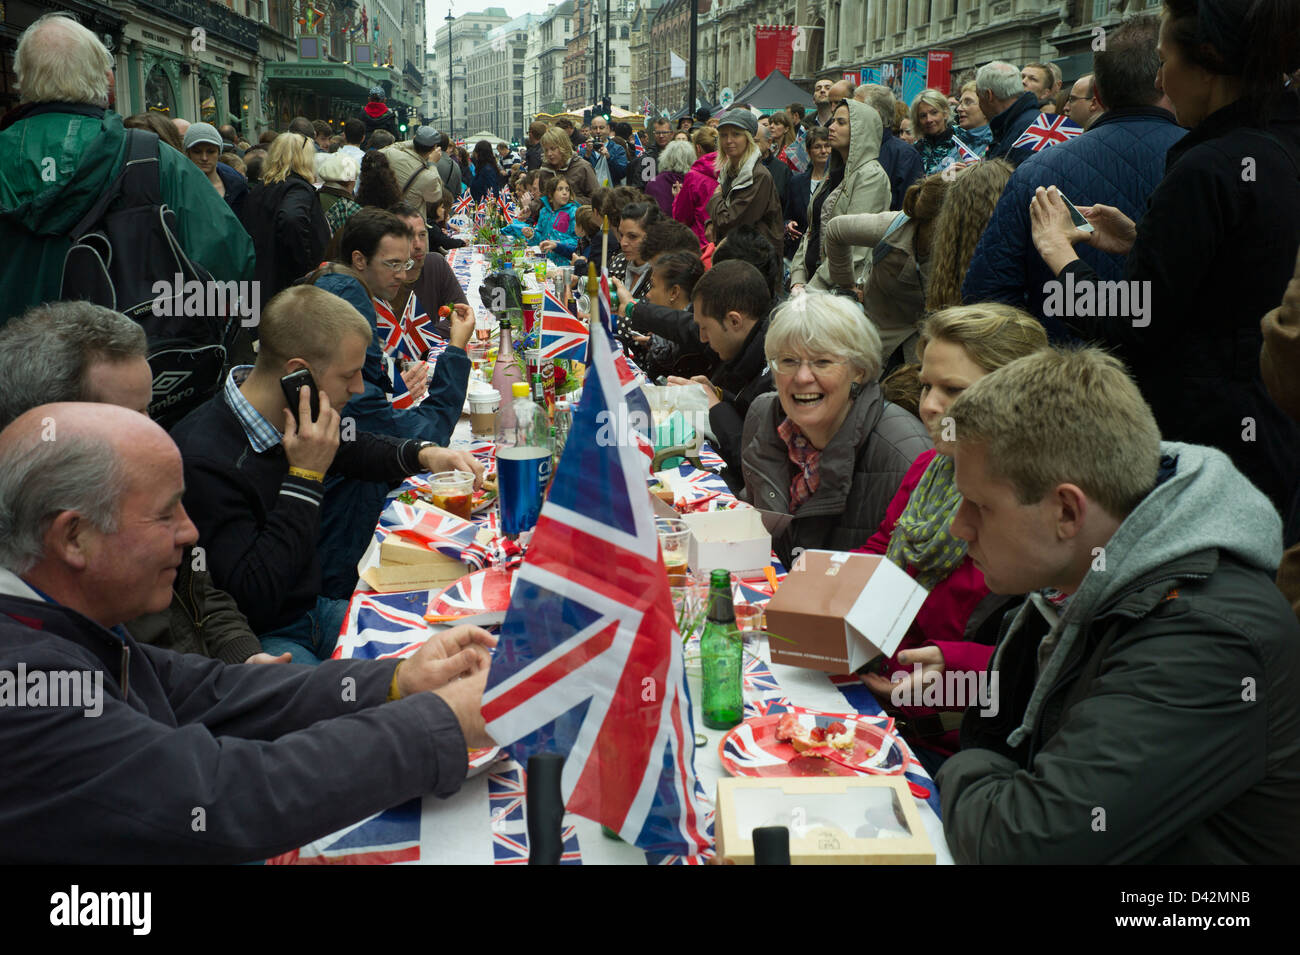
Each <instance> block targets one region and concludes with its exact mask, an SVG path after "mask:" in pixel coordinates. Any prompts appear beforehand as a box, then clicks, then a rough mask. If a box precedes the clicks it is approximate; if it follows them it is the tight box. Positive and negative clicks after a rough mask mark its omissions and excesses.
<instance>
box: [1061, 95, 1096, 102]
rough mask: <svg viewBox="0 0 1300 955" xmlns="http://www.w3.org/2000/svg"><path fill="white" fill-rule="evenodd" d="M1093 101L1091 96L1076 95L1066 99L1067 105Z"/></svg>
mask: <svg viewBox="0 0 1300 955" xmlns="http://www.w3.org/2000/svg"><path fill="white" fill-rule="evenodd" d="M1092 99H1093V98H1092V97H1091V96H1075V95H1073V94H1071V95H1070V96H1068V97H1066V100H1065V101H1066V102H1067V103H1074V102H1078V101H1079V100H1084V101H1086V102H1089V103H1091V102H1092Z"/></svg>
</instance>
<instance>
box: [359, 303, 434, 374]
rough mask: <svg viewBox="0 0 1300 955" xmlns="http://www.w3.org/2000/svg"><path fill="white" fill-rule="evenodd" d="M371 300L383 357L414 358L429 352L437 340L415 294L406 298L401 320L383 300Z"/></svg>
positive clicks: (431, 322)
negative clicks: (431, 344) (431, 345)
mask: <svg viewBox="0 0 1300 955" xmlns="http://www.w3.org/2000/svg"><path fill="white" fill-rule="evenodd" d="M370 301H371V303H372V304H373V305H374V307H375V324H376V325H377V326H378V330H379V348H380V350H381V351H382V352H383V353H384V354H385V355H388V356H390V357H393V358H411V359H416V358H419V357H421V356H422V355H423V354H424V353H425V352H427V351H428V350H429V348H430V343H431V342H436V341H438V339H437V337H436V336H435V335H434V331H433V324H434V323H433V320H432V319H431V318H430V317H429V313H428V311H426V309H425V308H424V306H423V305H421V304H420V298H419V296H418V295H416V294H415V293H414V292H412V293H411V294H410V295H408V296H407V297H406V305H405V306H404V307H403V308H402V317H401V318H400V319H399V318H398V317H397V316H396V315H394V314H393V310H392V309H391V308H389V307H388V303H387V302H385V301H384V300H383V299H380V298H372V299H371V300H370Z"/></svg>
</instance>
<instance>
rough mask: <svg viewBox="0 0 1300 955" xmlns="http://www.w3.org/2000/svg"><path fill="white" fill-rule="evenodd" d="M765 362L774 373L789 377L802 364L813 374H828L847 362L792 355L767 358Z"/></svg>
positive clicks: (836, 359)
mask: <svg viewBox="0 0 1300 955" xmlns="http://www.w3.org/2000/svg"><path fill="white" fill-rule="evenodd" d="M767 364H768V366H769V367H770V368H771V369H772V371H773V373H774V374H778V375H781V376H782V377H785V378H789V377H791V376H792V375H797V374H798V373H799V369H800V368H801V367H803V366H804V365H807V366H808V368H809V369H810V370H811V371H812V373H813V374H814V375H828V374H830V373H831V372H832V371H834V370H835V369H836V368H838V367H839V366H840V365H845V364H848V359H847V358H795V357H794V356H793V355H782V356H780V357H779V358H773V359H771V360H769V361H768V363H767Z"/></svg>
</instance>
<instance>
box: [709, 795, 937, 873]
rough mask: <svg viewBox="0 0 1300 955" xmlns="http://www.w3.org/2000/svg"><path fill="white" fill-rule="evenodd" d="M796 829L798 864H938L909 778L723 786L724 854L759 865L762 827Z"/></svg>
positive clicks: (717, 825) (717, 826) (720, 825)
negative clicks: (757, 837)
mask: <svg viewBox="0 0 1300 955" xmlns="http://www.w3.org/2000/svg"><path fill="white" fill-rule="evenodd" d="M760 826H784V827H786V828H787V829H788V830H789V831H790V862H791V863H792V864H794V865H843V864H850V865H853V864H857V865H864V864H866V865H933V864H934V861H935V854H934V846H933V844H932V843H931V842H930V838H929V836H927V835H926V832H925V827H924V825H923V824H922V822H921V815H920V813H919V812H917V809H916V800H915V799H914V798H913V796H912V794H911V793H910V792H909V791H908V787H907V780H906V779H905V778H903V777H901V776H802V777H799V776H796V777H776V776H772V777H766V778H761V779H760V778H750V777H741V778H735V779H730V778H723V779H719V780H718V802H717V818H716V820H715V822H714V832H715V833H716V834H717V848H718V855H719V856H725V857H727V858H728V859H730V860H732V861H734V862H736V863H737V864H739V865H752V864H753V862H754V841H753V832H754V829H756V828H758V827H760Z"/></svg>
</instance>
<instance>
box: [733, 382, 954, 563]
mask: <svg viewBox="0 0 1300 955" xmlns="http://www.w3.org/2000/svg"><path fill="white" fill-rule="evenodd" d="M785 417H786V415H785V411H784V410H782V408H781V400H780V396H779V395H778V394H777V393H776V392H769V393H768V394H765V395H759V396H758V397H757V398H755V399H754V401H753V403H752V404H751V405H750V406H749V413H748V414H747V415H746V416H745V430H744V434H743V436H742V437H741V471H742V473H743V474H744V478H745V490H744V492H743V494H742V495H741V496H742V499H743V500H745V501H748V502H749V503H751V504H753V505H754V506H755V507H757V508H760V509H761V510H765V511H775V512H776V513H778V514H789V513H790V479H791V478H792V477H793V476H794V470H795V465H794V464H792V463H791V461H790V458H789V452H790V449H789V447H788V446H787V445H786V443H785V441H784V440H783V439H782V438H781V435H780V434H778V433H777V430H776V429H777V426H778V425H780V424H781V422H782V421H784V420H785ZM931 447H933V444H932V443H931V441H930V437H929V435H928V434H927V433H926V430H925V426H924V425H922V424H921V422H920V421H918V420H917V419H916V417H915V416H913V415H912V414H910V413H909V412H908V411H906V410H904V409H903V408H900V407H899V406H898V405H896V404H893V403H892V402H889V401H886V400H885V398H884V396H883V395H882V394H881V393H880V386H879V385H877V384H876V383H875V382H874V381H873V382H871V383H869V384H867V385H865V386H864V387H863V389H862V392H861V393H860V394H859V395H858V398H857V400H856V401H854V402H853V406H852V407H851V408H850V409H849V414H848V417H847V418H845V419H844V424H842V425H841V426H840V430H839V431H837V432H836V433H835V437H833V438H832V439H831V441H830V443H829V444H828V445H826V447H825V449H824V450H823V451H822V459H821V483H820V485H819V486H818V488H817V490H816V492H815V493H814V494H813V495H812V497H810V498H808V500H806V501H804V502H803V504H802V505H801V506H800V508H799V510H798V513H796V514H795V515H794V519H793V520H792V521H791V522H790V523H789V525H788V526H787V527H786V528H785V529H784V530H783V531H781V532H780V533H779V534H778V535H777V536H776V537H774V538H773V539H772V549H773V550H774V551H776V553H777V556H778V557H780V558H781V560H782V561H783V562H784V563H785V565H786V566H787V567H788V566H789V565H790V563H791V561H792V560H793V557H794V556H795V553H794V549H795V548H796V547H797V548H802V549H805V550H806V549H809V548H822V549H830V550H851V549H853V548H854V547H859V546H861V545H862V544H864V543H866V541H867V538H868V537H870V536H871V535H872V534H873V533H875V531H876V528H878V527H879V526H880V522H881V521H882V520H883V519H884V517H885V510H886V509H887V508H888V507H889V502H890V501H891V500H892V499H893V497H894V493H895V492H896V491H897V490H898V486H899V485H900V484H901V483H902V482H903V476H904V475H905V474H906V473H907V469H908V468H909V467H911V466H912V462H913V461H915V460H916V457H917V455H919V454H920V453H921V452H923V451H928V450H929V449H930V448H931Z"/></svg>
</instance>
